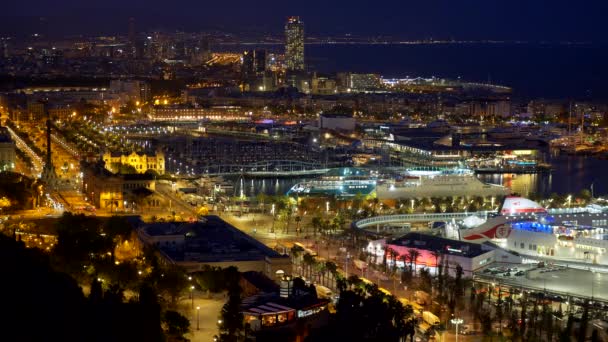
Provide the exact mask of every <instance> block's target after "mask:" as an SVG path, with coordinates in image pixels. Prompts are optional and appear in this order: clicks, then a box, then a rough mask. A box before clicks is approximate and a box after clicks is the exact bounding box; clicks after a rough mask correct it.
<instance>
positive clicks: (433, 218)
mask: <svg viewBox="0 0 608 342" xmlns="http://www.w3.org/2000/svg"><path fill="white" fill-rule="evenodd" d="M496 214H497V212H496V211H476V212H457V213H429V214H401V215H382V216H374V217H369V218H365V219H362V220H359V221H355V222H353V223H352V225H353V228H356V229H364V230H367V231H370V232H372V231H373V232H376V233H380V232H382V231H393V230H395V229H399V228H405V227H407V226H409V225H410V224H411V223H421V222H449V221H452V220H454V221H456V222H458V221H462V220H464V219H465V218H467V217H470V216H477V217H479V218H484V219H485V218H487V217H488V216H489V215H496ZM547 214H548V215H549V216H552V217H553V218H554V219H555V220H556V221H559V222H568V221H571V222H572V223H574V224H577V225H582V226H590V227H595V226H606V225H607V224H608V212H600V211H593V210H590V209H589V208H585V207H577V208H562V209H547ZM517 217H521V218H524V219H525V218H532V217H535V216H534V215H533V214H521V215H517Z"/></svg>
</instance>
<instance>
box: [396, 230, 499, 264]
mask: <svg viewBox="0 0 608 342" xmlns="http://www.w3.org/2000/svg"><path fill="white" fill-rule="evenodd" d="M386 244H387V245H394V246H403V247H408V248H416V249H423V250H429V251H441V252H442V253H443V254H449V255H459V256H464V257H468V258H473V257H476V256H479V255H482V254H484V253H487V252H488V248H483V247H482V245H480V244H476V243H470V242H465V241H458V240H452V239H446V238H442V237H439V236H433V235H428V234H421V233H408V234H406V235H404V236H401V237H399V238H396V239H393V240H389V241H387V242H386Z"/></svg>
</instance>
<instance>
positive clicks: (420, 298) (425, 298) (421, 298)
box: [414, 291, 431, 305]
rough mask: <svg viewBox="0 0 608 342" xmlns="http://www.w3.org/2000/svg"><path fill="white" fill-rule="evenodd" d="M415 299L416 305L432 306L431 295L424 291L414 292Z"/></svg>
mask: <svg viewBox="0 0 608 342" xmlns="http://www.w3.org/2000/svg"><path fill="white" fill-rule="evenodd" d="M414 298H416V303H418V304H420V305H428V304H431V295H430V294H428V293H427V292H424V291H416V292H414Z"/></svg>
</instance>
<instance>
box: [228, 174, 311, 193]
mask: <svg viewBox="0 0 608 342" xmlns="http://www.w3.org/2000/svg"><path fill="white" fill-rule="evenodd" d="M230 180H231V181H233V182H234V195H235V196H238V195H241V196H242V195H245V196H247V197H253V196H256V195H258V194H260V193H263V194H266V195H285V194H286V193H287V191H289V189H291V187H292V186H294V185H295V184H296V183H299V182H302V181H304V180H305V179H297V178H253V179H250V178H233V179H230Z"/></svg>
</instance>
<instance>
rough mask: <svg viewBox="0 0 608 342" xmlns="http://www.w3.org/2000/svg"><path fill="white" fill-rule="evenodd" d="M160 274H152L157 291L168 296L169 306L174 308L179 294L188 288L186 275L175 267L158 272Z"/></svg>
mask: <svg viewBox="0 0 608 342" xmlns="http://www.w3.org/2000/svg"><path fill="white" fill-rule="evenodd" d="M159 272H160V274H158V273H156V272H155V273H153V274H154V277H155V282H156V287H157V288H158V291H159V292H160V293H161V294H163V295H165V296H168V297H169V299H170V304H171V306H172V307H174V306H175V305H176V304H177V300H178V299H179V297H180V296H181V294H182V293H183V292H184V291H185V290H186V288H187V286H188V280H187V278H186V274H185V273H184V272H183V271H182V270H181V269H179V268H177V267H170V268H166V269H163V270H159Z"/></svg>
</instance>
